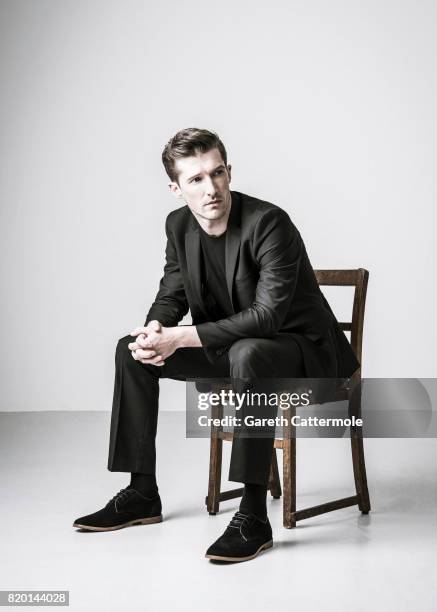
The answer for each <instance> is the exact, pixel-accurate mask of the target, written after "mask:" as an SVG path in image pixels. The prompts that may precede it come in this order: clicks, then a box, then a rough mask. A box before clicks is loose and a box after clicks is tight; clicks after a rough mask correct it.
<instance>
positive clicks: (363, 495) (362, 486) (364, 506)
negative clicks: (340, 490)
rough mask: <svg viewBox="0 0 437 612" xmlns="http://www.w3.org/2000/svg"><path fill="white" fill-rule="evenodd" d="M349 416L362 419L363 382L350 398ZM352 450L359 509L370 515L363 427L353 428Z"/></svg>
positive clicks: (359, 383)
mask: <svg viewBox="0 0 437 612" xmlns="http://www.w3.org/2000/svg"><path fill="white" fill-rule="evenodd" d="M349 414H350V415H355V416H356V418H360V417H361V380H360V381H359V382H358V383H357V385H356V386H355V388H354V389H353V391H352V395H351V396H350V398H349ZM351 450H352V465H353V470H354V479H355V489H356V492H357V496H358V507H359V509H360V510H361V512H362V513H363V514H368V512H369V511H370V498H369V491H368V488H367V476H366V463H365V461H364V446H363V431H362V427H351Z"/></svg>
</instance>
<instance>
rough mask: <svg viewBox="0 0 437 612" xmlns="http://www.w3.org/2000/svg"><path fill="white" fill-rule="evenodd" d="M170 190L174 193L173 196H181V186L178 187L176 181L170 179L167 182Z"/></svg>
mask: <svg viewBox="0 0 437 612" xmlns="http://www.w3.org/2000/svg"><path fill="white" fill-rule="evenodd" d="M168 186H169V188H170V191H171V192H172V194H173V195H174V197H175V198H180V197H181V196H182V191H181V188H180V187H179V185H178V184H177V183H176V181H171V182H170V183H169V184H168Z"/></svg>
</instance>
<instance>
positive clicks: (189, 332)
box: [174, 325, 202, 348]
mask: <svg viewBox="0 0 437 612" xmlns="http://www.w3.org/2000/svg"><path fill="white" fill-rule="evenodd" d="M174 330H175V333H176V342H177V345H178V348H189V347H200V346H202V343H201V341H200V338H199V335H198V333H197V330H196V327H195V326H194V325H179V326H178V327H175V328H174Z"/></svg>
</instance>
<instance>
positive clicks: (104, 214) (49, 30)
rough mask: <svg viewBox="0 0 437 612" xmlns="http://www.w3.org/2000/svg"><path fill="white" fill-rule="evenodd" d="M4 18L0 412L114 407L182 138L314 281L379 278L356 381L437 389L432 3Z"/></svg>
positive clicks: (46, 3) (51, 8)
mask: <svg viewBox="0 0 437 612" xmlns="http://www.w3.org/2000/svg"><path fill="white" fill-rule="evenodd" d="M1 13H2V14H1V21H0V22H1V26H0V27H1V31H0V62H1V66H0V69H1V83H2V96H1V124H2V139H1V165H0V172H1V236H0V238H1V266H2V331H1V342H0V350H1V372H2V400H1V405H0V410H57V409H63V410H66V409H67V410H99V409H109V408H110V406H111V397H112V385H113V369H114V366H113V360H114V349H115V343H116V341H117V339H118V338H119V337H120V336H123V335H125V334H126V333H128V332H129V331H130V330H131V329H132V328H133V327H135V326H136V325H138V324H142V323H143V321H144V319H145V314H146V312H147V310H148V307H149V305H150V303H151V301H152V299H153V297H154V295H155V293H156V289H157V284H158V281H159V278H160V277H161V274H162V265H163V262H164V257H163V255H164V253H163V250H164V245H165V234H164V220H165V217H166V215H167V214H168V212H169V211H170V210H171V209H172V208H174V206H175V201H174V199H173V198H172V196H171V195H170V193H169V192H168V191H167V179H166V176H165V174H164V170H163V168H162V167H161V161H160V156H161V151H162V148H163V146H164V144H165V142H166V141H167V140H168V138H169V137H170V136H171V135H172V134H173V133H174V132H176V131H177V130H179V129H181V128H184V127H190V126H197V127H205V128H208V129H212V130H215V131H217V132H218V133H219V135H220V136H221V138H222V140H223V141H224V142H225V145H226V146H227V149H228V155H229V161H230V163H232V165H233V188H234V189H237V190H240V191H243V192H246V193H249V194H251V195H254V196H257V197H260V198H263V199H267V200H270V201H272V202H274V203H276V204H278V205H280V206H282V207H283V208H285V209H286V210H287V211H288V212H289V214H290V216H291V218H292V219H293V221H294V222H295V224H296V225H297V227H298V228H299V230H300V231H301V233H302V236H303V238H304V240H305V242H306V246H307V250H308V253H309V256H310V259H311V262H312V264H313V266H314V267H315V268H337V267H338V268H347V267H366V268H367V269H368V270H369V271H370V284H369V292H368V305H367V314H366V324H365V343H364V375H365V376H375V377H385V376H393V377H415V376H422V377H426V376H429V377H431V376H435V375H436V366H435V360H434V359H433V357H434V351H433V348H434V347H435V346H436V340H437V338H436V329H435V328H436V326H435V323H434V320H435V312H436V291H435V286H434V282H433V278H434V276H435V270H434V268H435V266H434V261H435V255H436V253H435V247H434V244H433V229H434V227H433V221H434V210H433V204H434V205H435V201H436V187H435V181H434V182H433V178H434V176H433V174H434V173H435V160H436V155H435V149H436V142H437V129H436V120H435V109H436V107H437V99H436V98H437V96H436V94H437V87H436V83H437V76H436V75H437V65H436V64H437V53H436V52H437V43H436V36H435V23H436V18H437V4H436V3H435V2H432V1H429V2H426V1H419V2H418V1H417V0H408V1H403V2H402V1H401V2H399V1H397V0H396V1H394V0H391V1H384V2H381V1H380V0H378V1H376V0H371V1H367V2H356V1H354V0H333V1H331V2H325V1H324V0H318V1H310V0H309V1H305V2H303V1H295V0H286V1H285V0H282V1H279V0H276V1H274V2H269V3H266V2H260V1H254V0H251V1H250V2H249V1H247V2H242V1H238V0H233V1H227V0H222V1H221V2H218V3H206V2H203V1H201V0H184V2H170V1H168V0H165V1H162V0H160V2H139V1H136V0H128V1H119V2H115V1H112V0H111V1H109V0H101V1H96V0H86V1H85V0H83V1H77V0H74V1H73V0H62V1H59V0H30V1H23V0H18V1H17V0H11V1H7V0H2V1H1ZM331 296H332V294H331V293H330V294H329V296H328V298H329V299H330V301H331V303H332V306H333V308H334V309H337V308H338V307H340V305H341V304H340V302H338V303H337V300H336V298H333V297H331ZM340 301H341V302H342V300H340ZM339 316H340V315H339ZM167 384H170V385H171V384H176V383H167ZM180 391H181V396H180V399H181V400H182V401H183V391H182V389H180ZM166 407H169V406H167V405H165V402H164V405H163V409H165V408H166Z"/></svg>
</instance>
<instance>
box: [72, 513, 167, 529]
mask: <svg viewBox="0 0 437 612" xmlns="http://www.w3.org/2000/svg"><path fill="white" fill-rule="evenodd" d="M161 522H162V514H160V515H159V516H151V517H149V518H143V519H135V520H134V521H128V522H127V523H122V524H121V525H114V526H113V527H92V526H91V525H81V524H80V523H73V527H77V528H78V529H85V530H86V531H115V530H116V529H123V527H132V526H133V525H152V524H153V523H161Z"/></svg>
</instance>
